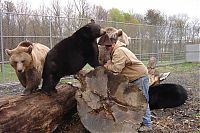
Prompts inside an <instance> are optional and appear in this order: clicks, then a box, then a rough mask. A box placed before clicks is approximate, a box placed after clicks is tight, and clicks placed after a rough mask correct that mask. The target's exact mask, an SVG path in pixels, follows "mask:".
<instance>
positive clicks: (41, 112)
mask: <svg viewBox="0 0 200 133" xmlns="http://www.w3.org/2000/svg"><path fill="white" fill-rule="evenodd" d="M76 90H77V88H76V87H73V86H71V85H65V86H61V87H59V88H58V94H55V95H53V96H51V97H49V96H46V95H45V94H42V93H39V92H37V93H33V94H31V95H28V96H4V97H1V98H0V133H27V132H33V133H36V132H45V133H48V132H52V131H53V130H54V129H55V128H56V127H57V125H58V124H59V123H60V122H61V121H62V118H63V117H64V116H65V115H66V114H67V113H69V112H70V111H71V110H72V109H74V108H76V100H75V98H74V95H75V92H76Z"/></svg>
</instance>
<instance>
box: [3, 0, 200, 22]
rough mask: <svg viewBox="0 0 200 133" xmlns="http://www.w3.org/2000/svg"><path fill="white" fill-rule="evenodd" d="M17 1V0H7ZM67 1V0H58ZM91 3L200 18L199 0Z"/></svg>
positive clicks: (35, 0) (98, 0)
mask: <svg viewBox="0 0 200 133" xmlns="http://www.w3.org/2000/svg"><path fill="white" fill-rule="evenodd" d="M1 1H3V0H1ZM9 1H14V2H16V1H19V0H9ZM25 1H28V2H30V3H31V6H32V7H33V8H39V6H40V5H41V4H42V3H43V2H44V1H45V3H47V4H48V3H51V1H52V0H25ZM60 1H65V2H66V1H67V0H60ZM71 1H73V0H71ZM87 1H88V2H89V3H90V4H91V5H93V4H95V5H101V6H102V7H103V8H104V9H106V10H109V9H111V8H118V9H119V10H122V11H124V12H129V11H131V12H132V13H139V14H142V15H144V14H145V13H146V12H147V10H148V9H156V10H159V11H161V12H162V13H164V14H166V15H178V14H187V15H188V16H189V17H190V19H195V18H197V19H199V20H200V0H87ZM65 2H63V4H64V3H65Z"/></svg>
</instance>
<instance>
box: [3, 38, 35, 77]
mask: <svg viewBox="0 0 200 133" xmlns="http://www.w3.org/2000/svg"><path fill="white" fill-rule="evenodd" d="M32 49H33V45H32V43H31V42H25V41H24V42H21V43H19V45H18V46H17V47H16V48H14V49H12V50H9V49H6V50H5V53H6V54H7V55H8V56H9V61H10V64H11V66H12V67H13V68H14V69H15V71H16V72H18V73H23V72H24V71H26V70H27V69H29V68H31V67H32V60H33V59H32V54H31V52H32Z"/></svg>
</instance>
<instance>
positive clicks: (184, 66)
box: [157, 63, 200, 73]
mask: <svg viewBox="0 0 200 133" xmlns="http://www.w3.org/2000/svg"><path fill="white" fill-rule="evenodd" d="M194 67H200V63H181V64H175V65H166V66H160V67H157V70H158V71H159V72H161V73H162V72H166V71H170V72H175V71H183V72H184V71H189V70H190V69H192V68H194Z"/></svg>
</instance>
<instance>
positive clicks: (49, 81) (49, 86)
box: [41, 74, 60, 96]
mask: <svg viewBox="0 0 200 133" xmlns="http://www.w3.org/2000/svg"><path fill="white" fill-rule="evenodd" d="M59 81H60V78H59V77H58V76H57V75H56V74H49V75H46V76H45V77H43V83H42V89H41V91H42V93H44V94H46V95H48V96H51V95H52V94H55V93H57V90H56V85H57V84H58V82H59Z"/></svg>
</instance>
